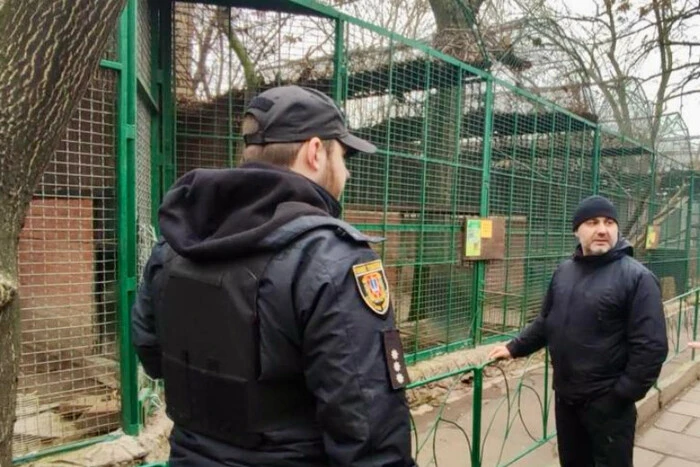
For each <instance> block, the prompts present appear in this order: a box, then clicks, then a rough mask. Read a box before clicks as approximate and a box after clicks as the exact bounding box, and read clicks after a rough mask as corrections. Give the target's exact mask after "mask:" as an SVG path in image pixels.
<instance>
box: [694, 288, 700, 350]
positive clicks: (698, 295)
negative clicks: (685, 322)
mask: <svg viewBox="0 0 700 467" xmlns="http://www.w3.org/2000/svg"><path fill="white" fill-rule="evenodd" d="M699 304H700V289H695V303H694V305H693V341H694V342H697V341H698V308H699V307H698V305H699ZM692 355H693V356H692V360H695V349H693V352H692Z"/></svg>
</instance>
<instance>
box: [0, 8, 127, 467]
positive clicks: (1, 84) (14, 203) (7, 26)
mask: <svg viewBox="0 0 700 467" xmlns="http://www.w3.org/2000/svg"><path fill="white" fill-rule="evenodd" d="M123 4H124V0H119V1H100V2H96V1H94V0H51V1H47V0H4V1H0V43H2V47H0V102H2V105H0V465H2V466H6V465H7V466H9V465H11V463H12V462H11V458H12V452H11V451H12V428H13V424H14V418H15V399H16V389H17V370H18V367H17V362H18V361H19V352H20V348H19V299H18V297H17V244H18V241H19V233H20V231H21V229H22V225H23V223H24V218H25V215H26V213H27V210H28V207H29V203H30V201H31V199H32V194H33V193H34V190H35V189H36V186H37V183H38V182H39V180H40V179H41V176H42V174H43V173H44V170H45V168H46V165H47V164H48V163H49V161H50V158H51V156H52V154H53V152H54V150H55V149H56V147H57V145H58V143H59V141H60V138H61V136H62V134H63V132H64V131H65V128H66V126H67V124H68V122H69V120H70V117H71V114H72V112H73V109H74V108H75V105H76V104H77V103H78V102H79V101H80V99H81V98H82V96H83V93H84V92H85V90H86V89H87V86H88V83H89V81H90V78H91V77H92V74H93V72H94V70H95V68H96V67H97V65H98V63H99V60H100V57H101V55H102V53H103V51H104V48H105V47H106V45H107V44H108V43H109V39H110V35H111V34H112V33H113V32H114V30H115V27H116V25H117V20H118V18H119V14H120V12H121V10H122V7H123Z"/></svg>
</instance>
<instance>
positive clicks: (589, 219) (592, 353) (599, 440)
mask: <svg viewBox="0 0 700 467" xmlns="http://www.w3.org/2000/svg"><path fill="white" fill-rule="evenodd" d="M573 230H574V232H575V235H576V237H577V238H578V240H579V245H578V247H577V248H576V251H575V253H574V255H573V257H572V258H571V259H568V260H566V261H564V262H563V263H562V264H560V265H559V267H558V268H557V270H556V271H555V272H554V275H553V277H552V280H551V282H550V285H549V289H548V290H547V294H546V296H545V298H544V302H543V305H542V311H541V313H540V315H539V316H538V317H537V318H536V319H535V321H533V322H532V324H530V325H529V326H528V327H527V328H525V330H523V332H522V333H521V334H520V335H519V336H518V337H517V338H515V339H514V340H512V341H511V342H510V343H508V345H506V346H499V347H496V348H494V349H493V351H492V352H491V355H490V356H491V357H492V358H511V357H524V356H526V355H529V354H531V353H533V352H535V351H537V350H539V349H541V348H542V347H544V346H545V345H547V346H548V347H549V350H550V353H551V356H552V366H553V368H554V390H555V392H556V398H555V400H556V426H557V438H558V447H559V459H560V462H561V465H562V466H563V467H579V466H581V467H583V466H586V467H588V466H590V467H593V466H596V467H627V466H629V467H631V466H632V452H633V447H634V433H635V424H636V419H637V412H636V407H635V401H637V400H639V399H641V398H643V397H644V395H645V394H646V392H647V391H648V390H649V388H651V386H652V385H653V384H654V382H655V381H656V379H657V378H658V376H659V372H660V371H661V365H662V364H663V362H664V360H665V359H666V355H667V353H668V342H667V339H666V323H665V319H664V312H663V305H662V302H661V291H660V288H659V283H658V280H657V279H656V277H655V276H654V275H653V274H652V273H651V272H650V271H649V270H648V269H646V268H645V267H644V266H642V265H641V264H640V263H639V262H637V261H636V260H634V259H633V258H632V246H631V245H630V244H629V243H628V242H627V241H626V240H625V239H623V238H621V237H620V235H619V232H618V224H617V211H616V209H615V207H614V206H613V204H612V203H611V202H610V201H609V200H608V199H606V198H604V197H601V196H591V197H589V198H586V199H584V200H583V201H581V203H580V204H579V206H578V208H577V209H576V212H575V213H574V217H573Z"/></svg>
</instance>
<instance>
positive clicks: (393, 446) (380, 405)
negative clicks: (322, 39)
mask: <svg viewBox="0 0 700 467" xmlns="http://www.w3.org/2000/svg"><path fill="white" fill-rule="evenodd" d="M242 135H243V138H244V142H245V147H244V150H243V154H242V156H243V161H244V163H243V164H242V165H241V166H240V167H239V168H236V169H224V170H205V169H197V170H194V171H192V172H189V173H187V174H186V175H184V176H183V177H182V178H181V179H180V180H178V181H177V183H176V184H175V185H174V186H173V188H172V189H171V190H170V191H169V192H168V194H167V195H166V196H165V199H164V201H163V204H162V206H161V208H160V211H159V222H160V229H161V232H162V235H163V240H162V241H161V242H160V243H158V244H157V245H156V246H155V247H154V249H153V252H152V254H151V257H150V259H149V262H148V264H147V266H146V268H145V271H144V281H143V285H142V287H141V288H140V290H139V295H138V300H137V303H136V304H135V306H134V309H133V319H132V331H133V338H134V343H135V346H136V349H137V352H138V355H139V357H140V359H141V362H142V363H143V366H144V369H145V371H146V373H147V374H148V375H150V376H151V377H153V378H163V379H164V383H165V397H166V403H167V413H168V415H169V416H170V418H172V420H173V421H174V428H173V430H172V433H171V437H170V445H171V455H170V456H171V457H170V465H171V466H174V467H177V466H197V467H207V466H222V465H224V466H328V465H332V466H350V465H352V466H387V467H388V466H394V467H403V466H413V465H415V464H414V462H413V460H412V458H411V445H410V422H409V410H408V407H407V403H406V400H405V395H404V388H405V386H406V384H407V383H408V374H407V372H406V365H405V362H404V357H403V351H402V349H401V342H400V339H399V334H398V331H397V330H396V326H395V324H394V318H393V316H392V314H393V311H392V307H391V294H390V290H389V286H388V283H387V278H386V275H385V272H384V268H383V265H382V262H381V260H380V259H379V258H378V257H377V255H376V254H375V253H374V252H373V250H372V249H371V248H370V246H369V245H370V243H372V242H376V241H378V239H376V238H373V237H369V236H367V235H365V234H363V233H361V232H359V231H358V230H356V229H355V228H353V227H352V226H350V225H349V224H347V223H345V222H343V221H341V220H339V219H338V216H339V215H340V204H339V202H338V198H339V197H340V195H341V193H342V191H343V188H344V186H345V182H346V180H347V179H348V177H349V173H348V170H347V168H346V166H345V158H346V157H350V156H351V155H353V154H354V153H356V152H364V153H373V152H375V151H376V147H375V146H373V145H372V144H370V143H369V142H367V141H364V140H362V139H360V138H358V137H356V136H353V135H351V134H350V133H349V132H348V129H347V127H346V124H345V120H344V117H343V115H342V113H341V111H340V110H339V109H338V107H337V106H336V105H335V104H334V102H333V101H332V100H331V99H329V98H328V97H327V96H326V95H324V94H322V93H320V92H318V91H315V90H313V89H307V88H301V87H296V86H285V87H278V88H273V89H270V90H268V91H265V92H263V93H262V94H260V95H259V96H257V97H256V98H254V99H253V100H252V101H251V103H250V105H249V106H248V108H247V110H246V113H245V117H244V121H243V124H242Z"/></svg>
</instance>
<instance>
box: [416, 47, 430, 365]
mask: <svg viewBox="0 0 700 467" xmlns="http://www.w3.org/2000/svg"><path fill="white" fill-rule="evenodd" d="M430 64H431V62H430V61H428V62H426V64H425V90H426V91H428V90H430V86H431V81H430V72H431V65H430ZM429 95H430V94H429V93H428V92H426V98H425V105H424V106H423V135H424V138H423V144H422V148H421V149H422V157H421V159H422V164H421V165H422V170H421V183H420V186H421V191H420V229H419V232H418V251H417V255H416V262H417V264H418V266H417V267H416V268H415V271H416V273H417V274H418V281H417V283H416V279H415V278H414V279H413V281H414V285H416V287H414V288H413V293H414V294H415V295H414V296H413V299H414V300H416V303H417V304H418V307H419V308H418V309H417V311H418V313H421V311H422V310H421V307H422V306H423V304H424V303H423V294H424V292H425V291H424V290H423V276H424V275H425V271H424V269H423V268H424V267H425V265H424V264H423V259H424V258H423V253H424V251H423V250H424V248H425V224H426V219H425V201H426V197H427V195H426V188H427V184H428V182H427V179H428V159H429V158H430V155H429V154H428V136H429V134H430V132H429V129H428V118H429V116H430V98H429V97H428V96H429ZM416 295H417V296H416ZM418 313H417V314H416V324H415V334H414V335H415V342H414V348H413V354H414V356H415V355H417V354H418V344H419V342H420V338H419V334H418V326H419V324H418V323H419V322H420V320H419V319H418Z"/></svg>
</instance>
